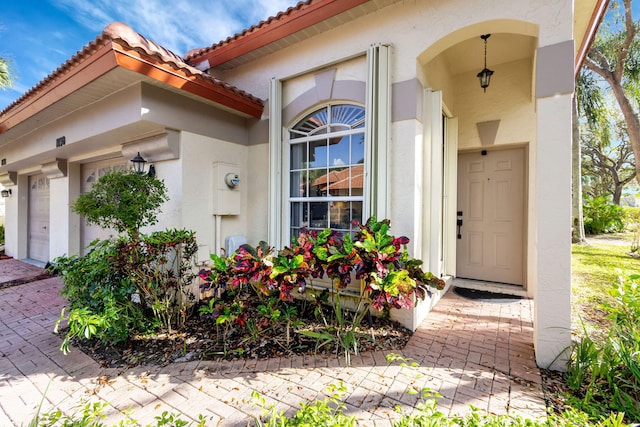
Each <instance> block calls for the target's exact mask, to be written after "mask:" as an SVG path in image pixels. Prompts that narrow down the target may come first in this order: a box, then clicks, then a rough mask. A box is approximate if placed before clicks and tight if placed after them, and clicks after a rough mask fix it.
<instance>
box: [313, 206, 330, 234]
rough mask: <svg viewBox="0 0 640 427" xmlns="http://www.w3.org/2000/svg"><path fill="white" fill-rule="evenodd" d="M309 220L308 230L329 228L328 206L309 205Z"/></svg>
mask: <svg viewBox="0 0 640 427" xmlns="http://www.w3.org/2000/svg"><path fill="white" fill-rule="evenodd" d="M309 205H310V206H309V209H310V215H311V219H310V221H309V227H310V228H318V229H325V228H327V227H328V226H329V210H328V207H329V204H328V203H326V202H312V203H309Z"/></svg>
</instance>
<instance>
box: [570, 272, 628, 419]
mask: <svg viewBox="0 0 640 427" xmlns="http://www.w3.org/2000/svg"><path fill="white" fill-rule="evenodd" d="M639 285H640V275H632V276H630V277H628V278H621V279H620V283H619V284H618V285H617V286H615V287H614V288H612V289H610V291H609V294H610V295H611V296H612V297H613V302H611V303H607V304H605V305H603V308H604V309H605V310H606V312H607V313H608V316H607V317H608V318H609V320H611V322H612V327H611V328H610V329H609V331H608V334H607V336H606V338H605V339H604V340H602V341H601V342H596V341H595V340H593V339H591V337H589V336H585V337H584V338H582V339H581V340H580V341H578V342H576V343H574V344H573V349H572V350H573V351H572V355H571V358H570V360H569V365H568V371H567V383H568V384H569V385H570V386H571V388H572V389H573V390H574V392H575V395H576V398H575V399H574V400H575V404H576V405H577V406H579V407H580V408H581V409H583V410H585V411H589V412H590V413H591V414H592V415H593V416H594V417H595V418H598V417H601V416H603V415H606V413H607V412H609V411H620V412H625V416H626V417H628V419H631V420H638V419H640V295H639V292H638V286H639Z"/></svg>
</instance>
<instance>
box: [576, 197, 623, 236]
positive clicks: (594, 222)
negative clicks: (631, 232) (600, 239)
mask: <svg viewBox="0 0 640 427" xmlns="http://www.w3.org/2000/svg"><path fill="white" fill-rule="evenodd" d="M624 217H625V214H624V210H623V209H622V208H621V207H620V206H618V205H615V204H613V203H610V202H609V201H608V200H607V198H606V197H596V198H594V199H590V198H586V199H585V203H584V231H585V233H587V234H602V233H615V232H617V231H622V230H624Z"/></svg>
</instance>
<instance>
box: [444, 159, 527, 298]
mask: <svg viewBox="0 0 640 427" xmlns="http://www.w3.org/2000/svg"><path fill="white" fill-rule="evenodd" d="M524 217H525V151H524V148H512V149H506V150H492V151H488V150H483V151H482V152H473V153H464V154H460V155H459V157H458V220H459V221H460V220H461V222H462V223H461V224H459V230H460V231H459V233H458V239H457V249H456V252H457V264H456V275H457V276H458V277H463V278H468V279H476V280H484V281H491V282H499V283H509V284H514V285H523V284H524V270H523V266H524V265H525V264H524V259H523V258H524V231H525V230H524V227H525V221H524Z"/></svg>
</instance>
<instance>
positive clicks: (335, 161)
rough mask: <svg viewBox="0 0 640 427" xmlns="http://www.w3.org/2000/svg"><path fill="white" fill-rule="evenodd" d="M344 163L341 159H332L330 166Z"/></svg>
mask: <svg viewBox="0 0 640 427" xmlns="http://www.w3.org/2000/svg"><path fill="white" fill-rule="evenodd" d="M344 165H346V163H345V162H344V160H342V159H333V162H332V166H344Z"/></svg>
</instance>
